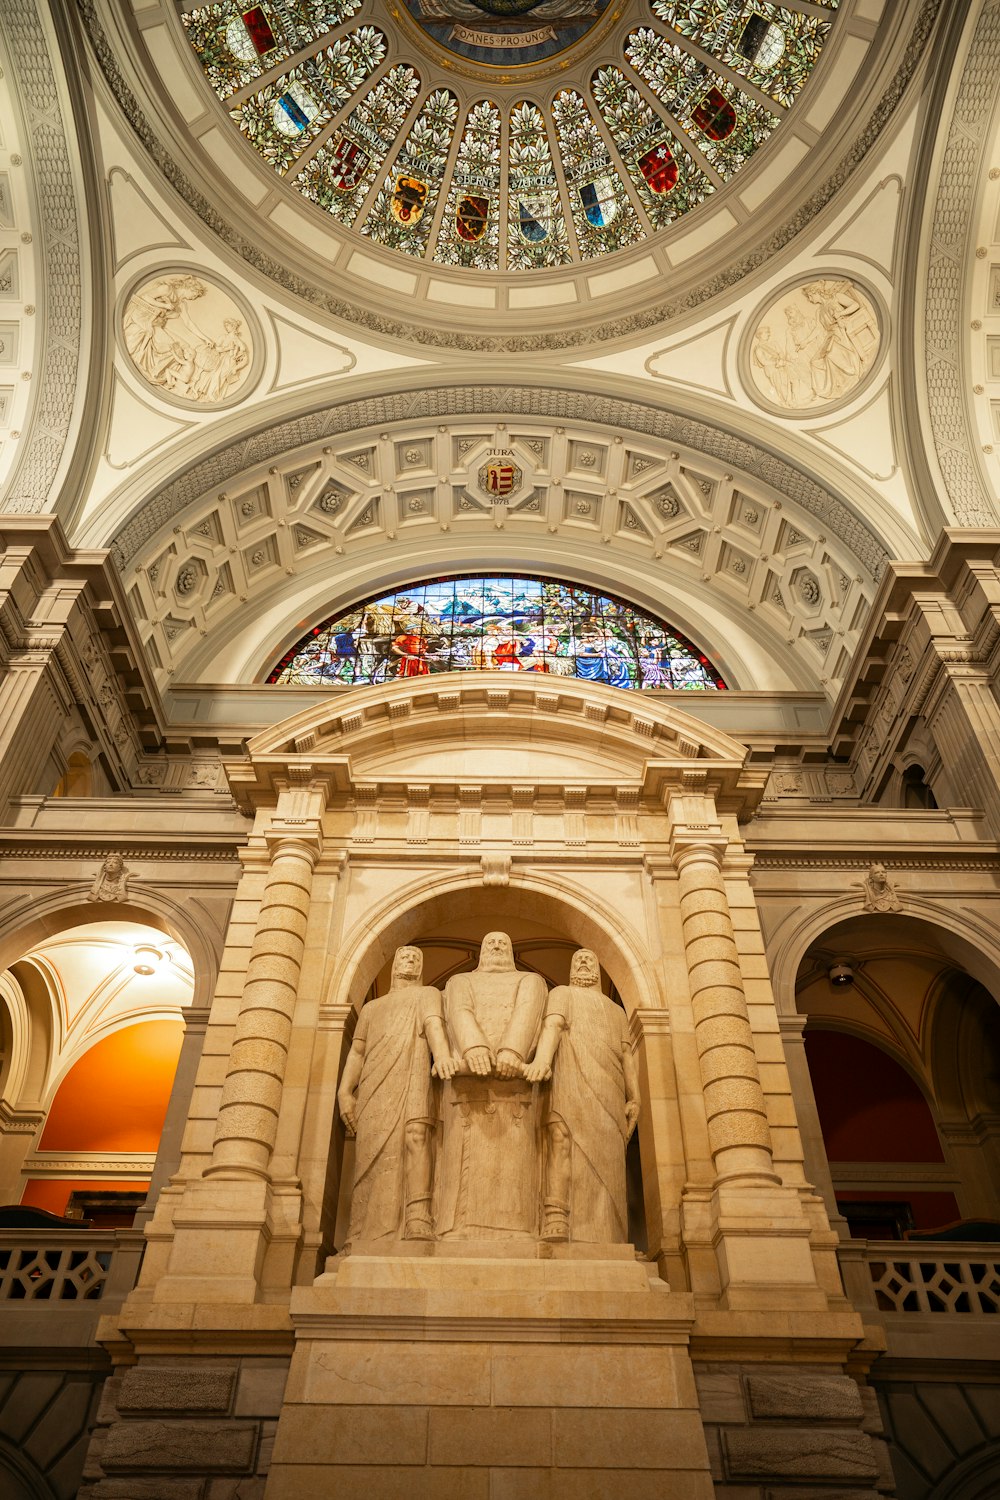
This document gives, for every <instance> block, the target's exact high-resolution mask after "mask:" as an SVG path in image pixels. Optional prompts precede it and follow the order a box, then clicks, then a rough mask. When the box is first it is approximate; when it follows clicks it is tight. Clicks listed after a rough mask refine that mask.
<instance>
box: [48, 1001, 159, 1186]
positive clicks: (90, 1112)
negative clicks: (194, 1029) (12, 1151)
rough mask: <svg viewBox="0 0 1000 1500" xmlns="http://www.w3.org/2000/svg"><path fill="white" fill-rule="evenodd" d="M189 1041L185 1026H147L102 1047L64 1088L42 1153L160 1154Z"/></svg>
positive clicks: (121, 1034)
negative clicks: (182, 1055)
mask: <svg viewBox="0 0 1000 1500" xmlns="http://www.w3.org/2000/svg"><path fill="white" fill-rule="evenodd" d="M183 1036H184V1027H183V1025H182V1024H181V1022H180V1021H143V1022H141V1023H140V1024H138V1025H136V1026H127V1027H125V1028H124V1030H122V1031H116V1032H114V1033H113V1034H112V1035H111V1036H109V1037H105V1038H104V1040H103V1041H100V1042H97V1043H96V1044H95V1045H94V1046H93V1047H91V1049H90V1051H89V1052H86V1053H85V1054H84V1055H83V1057H81V1058H80V1060H79V1062H77V1063H75V1064H74V1065H73V1067H72V1068H71V1069H70V1071H69V1072H68V1073H67V1075H66V1077H65V1078H64V1079H63V1081H62V1083H61V1084H60V1085H59V1090H58V1092H57V1094H56V1097H55V1099H54V1100H53V1101H52V1107H51V1109H50V1110H49V1115H48V1119H47V1120H46V1122H45V1129H44V1131H43V1133H42V1139H41V1149H42V1150H43V1151H155V1150H156V1149H157V1148H158V1146H159V1144H160V1134H161V1132H162V1130H163V1120H164V1117H165V1115H166V1112H167V1102H168V1100H169V1098H170V1089H171V1085H172V1084H173V1081H174V1074H175V1073H176V1071H177V1059H178V1057H179V1056H180V1050H181V1040H182V1038H183ZM43 1206H44V1205H43Z"/></svg>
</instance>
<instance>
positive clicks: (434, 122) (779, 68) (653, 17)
mask: <svg viewBox="0 0 1000 1500" xmlns="http://www.w3.org/2000/svg"><path fill="white" fill-rule="evenodd" d="M838 3H839V0H785V3H784V4H781V5H778V4H774V3H772V0H625V3H624V4H621V5H611V4H610V3H609V0H403V3H402V4H401V5H400V6H398V7H397V6H396V5H393V6H391V7H386V8H385V9H383V8H382V6H381V4H380V0H262V3H261V4H258V5H250V6H248V5H246V4H245V3H242V0H215V3H213V4H209V5H202V6H199V7H198V8H197V9H189V10H186V11H185V12H183V13H182V17H181V19H182V22H183V25H184V27H185V30H186V33H187V37H188V40H189V42H190V44H191V46H192V47H193V48H194V51H195V53H196V55H197V57H198V60H199V62H200V63H201V66H202V68H203V70H204V72H205V74H206V76H207V78H208V80H209V82H210V84H211V85H212V87H213V89H214V90H215V92H216V94H217V95H218V97H219V99H220V100H221V101H222V102H223V104H224V106H225V108H226V110H227V111H228V113H229V116H230V119H231V120H232V122H233V124H234V126H235V127H236V128H237V129H238V130H239V131H240V133H241V135H242V136H243V138H244V140H245V141H246V142H247V143H248V144H249V146H250V147H252V148H253V150H254V151H256V152H257V154H258V155H259V157H260V158H261V159H262V161H264V162H265V163H266V164H267V165H268V166H270V167H271V168H273V170H274V172H275V173H276V174H277V175H278V176H279V177H280V178H282V179H283V180H284V182H286V183H287V184H288V185H289V186H290V187H291V188H293V189H294V190H295V191H297V192H298V193H299V194H301V195H302V197H303V198H305V199H307V200H308V201H309V202H311V203H313V204H315V205H316V206H317V207H319V208H320V209H322V210H323V211H324V212H325V213H327V214H329V215H331V216H332V218H333V219H334V220H336V221H337V222H338V223H339V224H340V225H342V226H343V227H345V228H347V229H352V230H354V231H356V232H357V233H358V234H359V235H361V236H363V237H365V238H367V239H368V241H369V242H371V243H375V244H378V245H381V246H384V247H387V248H389V249H391V250H396V251H399V252H401V253H403V254H404V255H407V256H411V257H414V258H417V259H420V260H424V261H426V262H427V263H428V264H429V265H434V264H437V265H439V266H456V267H469V268H476V269H479V270H486V271H530V270H533V269H552V268H557V267H560V266H566V265H570V264H573V263H575V262H580V261H584V262H586V261H592V260H594V259H595V258H597V257H600V256H604V255H607V254H609V253H610V252H612V251H615V250H620V249H624V248H626V247H628V246H633V245H637V244H639V243H641V242H642V241H643V240H645V239H647V238H648V237H650V236H652V235H654V234H656V233H657V232H658V231H659V230H662V229H664V228H666V227H667V226H669V225H671V224H672V223H674V222H675V221H676V220H678V219H679V218H680V217H681V216H682V215H684V214H686V213H688V212H689V211H690V210H691V209H693V208H696V207H697V206H698V204H700V203H702V202H703V201H705V199H707V198H708V197H710V196H711V195H712V194H713V193H715V192H716V191H718V190H719V189H720V188H722V187H723V186H724V185H725V184H726V183H727V182H728V181H729V180H730V179H731V178H732V177H733V176H734V175H735V174H736V173H737V172H738V171H739V170H740V169H741V167H743V166H744V165H745V163H746V162H747V161H748V160H749V159H750V157H751V156H752V155H753V154H754V152H755V151H756V150H757V149H758V148H759V147H760V146H761V145H762V144H763V143H764V142H765V141H767V140H768V138H769V137H770V136H771V135H772V134H773V133H774V132H775V131H776V130H777V129H778V128H779V127H780V125H781V122H782V120H783V119H784V118H785V117H786V115H787V114H788V111H789V110H790V108H791V107H792V106H793V104H794V103H795V100H796V98H797V96H798V94H799V93H800V91H801V89H802V87H803V85H804V84H805V83H806V80H807V79H808V77H809V74H810V72H811V71H812V68H813V66H814V64H815V63H816V61H817V59H818V57H819V55H820V51H821V49H822V47H823V44H824V42H825V40H826V39H827V37H828V35H829V33H830V30H831V26H832V24H833V21H834V12H835V11H836V9H837V6H838ZM570 85H572V86H570Z"/></svg>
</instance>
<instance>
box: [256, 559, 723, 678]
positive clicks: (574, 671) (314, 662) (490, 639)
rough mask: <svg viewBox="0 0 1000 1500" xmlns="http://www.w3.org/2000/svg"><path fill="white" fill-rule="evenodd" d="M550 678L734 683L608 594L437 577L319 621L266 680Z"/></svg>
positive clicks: (551, 584) (547, 584)
mask: <svg viewBox="0 0 1000 1500" xmlns="http://www.w3.org/2000/svg"><path fill="white" fill-rule="evenodd" d="M468 671H506V672H547V673H549V674H551V675H553V676H557V677H576V678H582V679H583V680H585V681H588V682H602V683H606V684H607V685H608V686H610V687H617V688H633V689H653V688H676V689H683V690H686V691H691V692H706V691H714V690H718V689H724V688H725V686H726V684H725V682H724V681H723V679H722V678H721V676H720V675H719V673H718V672H717V671H716V669H715V667H714V666H713V665H712V664H711V662H710V661H709V660H708V658H707V657H706V656H705V655H704V654H703V653H702V652H700V651H699V650H698V648H697V646H695V645H693V644H692V643H691V641H689V640H687V638H686V637H685V636H683V635H681V634H680V632H679V631H677V630H675V629H674V628H673V627H672V626H670V625H668V624H666V623H665V622H664V621H662V620H658V619H656V618H655V617H654V616H653V615H651V614H647V613H646V612H645V611H644V610H641V609H637V608H636V606H635V605H633V604H628V603H626V601H625V600H623V599H618V598H616V597H615V596H614V595H612V594H603V593H597V592H595V591H594V590H592V589H588V588H584V587H582V586H581V585H579V584H571V583H565V582H560V581H558V580H555V579H544V578H530V577H517V576H513V577H512V576H507V575H505V576H503V577H499V576H492V575H486V576H477V577H474V578H464V577H462V578H438V579H433V580H431V581H429V582H423V583H416V584H413V585H412V586H411V587H410V588H407V589H401V590H400V591H399V592H398V593H395V594H385V595H382V596H381V597H379V598H376V599H367V600H364V601H363V602H362V603H360V604H357V605H355V606H354V607H353V608H352V609H349V610H346V611H345V612H344V613H343V614H340V615H336V616H332V617H331V618H329V619H327V620H324V621H323V622H322V624H320V625H316V626H314V627H313V629H312V630H311V631H310V632H309V633H308V635H306V636H304V637H303V638H302V639H301V640H300V641H298V642H297V643H296V645H294V646H293V647H292V648H291V649H290V650H288V651H286V652H285V654H284V656H283V657H282V658H281V660H280V661H279V662H278V663H277V665H276V666H275V667H274V669H273V671H272V672H271V673H270V674H269V676H268V678H267V680H268V682H283V683H297V684H299V685H307V686H316V685H319V684H322V683H330V684H335V683H339V684H342V685H344V686H350V685H353V684H362V683H379V682H390V681H393V680H396V679H400V678H406V677H424V676H427V675H429V674H430V673H433V672H468Z"/></svg>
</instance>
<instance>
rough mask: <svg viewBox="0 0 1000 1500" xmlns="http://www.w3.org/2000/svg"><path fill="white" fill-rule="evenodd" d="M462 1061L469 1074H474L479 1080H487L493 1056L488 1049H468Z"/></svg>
mask: <svg viewBox="0 0 1000 1500" xmlns="http://www.w3.org/2000/svg"><path fill="white" fill-rule="evenodd" d="M463 1061H464V1062H465V1065H466V1067H467V1068H468V1070H469V1072H470V1073H476V1074H478V1076H479V1077H480V1078H487V1077H489V1073H490V1069H491V1068H492V1067H493V1054H492V1053H491V1052H490V1049H489V1047H470V1048H469V1050H468V1052H467V1053H466V1054H465V1057H464V1059H463Z"/></svg>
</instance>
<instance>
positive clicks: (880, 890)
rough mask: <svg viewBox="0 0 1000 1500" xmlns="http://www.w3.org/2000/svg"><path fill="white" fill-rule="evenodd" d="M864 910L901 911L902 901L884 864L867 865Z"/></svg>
mask: <svg viewBox="0 0 1000 1500" xmlns="http://www.w3.org/2000/svg"><path fill="white" fill-rule="evenodd" d="M864 892H865V911H902V910H903V903H902V901H900V899H899V897H898V896H897V895H896V888H895V886H894V885H893V883H892V881H891V880H890V878H889V872H888V871H887V870H886V867H885V865H882V864H878V863H877V862H875V863H873V864H871V865H869V866H868V874H867V875H866V876H865V878H864Z"/></svg>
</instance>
